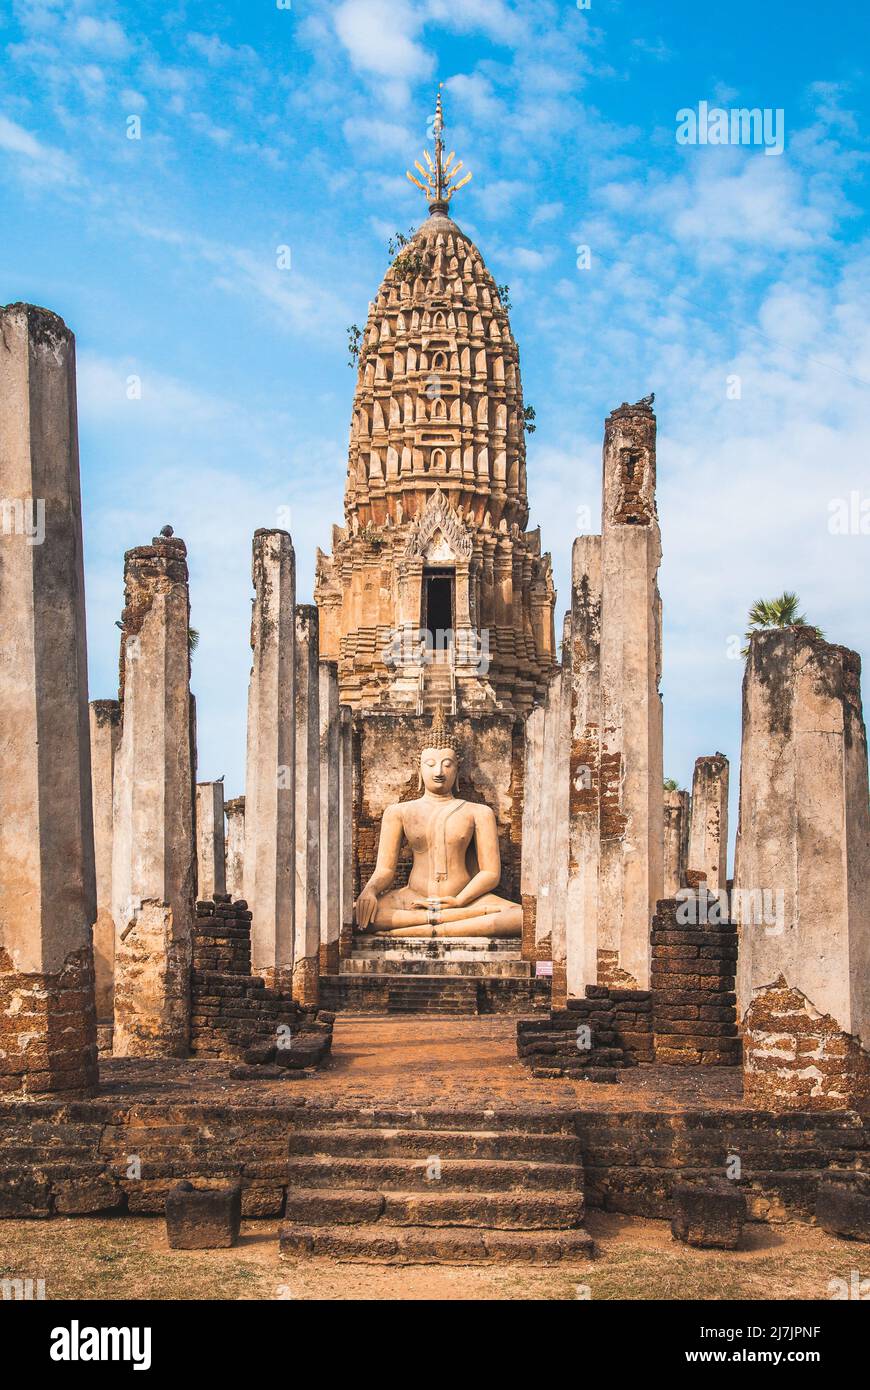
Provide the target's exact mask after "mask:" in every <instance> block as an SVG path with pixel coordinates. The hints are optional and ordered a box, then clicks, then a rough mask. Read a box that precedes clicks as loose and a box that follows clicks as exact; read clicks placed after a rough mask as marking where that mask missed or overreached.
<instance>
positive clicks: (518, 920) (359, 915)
mask: <svg viewBox="0 0 870 1390" xmlns="http://www.w3.org/2000/svg"><path fill="white" fill-rule="evenodd" d="M460 757H461V750H460V747H459V745H458V743H457V741H456V739H455V738H453V737H452V736H451V735H450V734H449V732H448V730H447V727H446V723H445V720H444V717H443V714H442V712H441V711H440V710H439V711H438V712H437V714H436V716H435V720H434V723H433V727H432V730H431V732H430V735H429V738H428V742H427V744H426V746H425V747H423V748H422V749H421V750H420V788H421V790H422V795H421V796H419V797H418V798H417V799H416V800H415V801H399V802H394V803H393V805H392V806H388V807H387V809H386V810H385V811H384V815H383V819H382V821H381V835H380V840H379V843H378V860H377V864H376V866H375V871H374V873H373V874H372V876H371V878H370V879H369V881H368V883H367V884H366V885H365V887H364V888H363V890H362V892H361V893H360V895H359V898H358V899H357V902H356V920H357V927H358V929H359V930H360V931H370V932H377V933H378V934H379V935H384V936H396V937H402V936H425V937H431V936H436V937H437V936H500V937H503V936H520V935H521V933H522V925H523V910H522V908H521V907H520V905H519V904H518V903H512V902H510V901H509V900H508V899H507V898H502V897H499V895H498V894H497V893H495V892H493V889H494V888H496V887H497V886H498V883H499V880H500V878H501V856H500V855H499V849H498V832H497V829H496V822H495V814H494V812H493V811H492V810H491V809H490V807H489V806H482V805H480V804H478V803H477V802H471V801H462V800H461V799H460V798H459V797H457V795H456V790H457V786H458V778H459V765H460ZM403 840H407V841H408V843H409V844H410V846H411V849H412V851H413V854H414V863H413V866H412V868H411V875H410V878H409V880H408V885H407V887H406V888H392V887H391V884H392V883H393V881H394V879H395V877H396V869H397V866H398V862H399V851H400V849H401V847H402V842H403Z"/></svg>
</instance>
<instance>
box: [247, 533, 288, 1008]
mask: <svg viewBox="0 0 870 1390" xmlns="http://www.w3.org/2000/svg"><path fill="white" fill-rule="evenodd" d="M252 574H253V582H254V595H255V597H254V611H253V614H252V616H251V648H252V650H253V665H252V668H251V683H250V686H249V690H248V753H247V771H246V777H245V892H244V896H245V899H246V901H247V903H248V906H249V908H250V909H251V910H252V912H253V914H254V917H253V927H252V932H251V960H252V966H253V969H254V971H255V972H257V973H258V974H262V975H265V976H266V977H267V978H268V979H269V980H270V982H273V983H276V984H278V985H284V986H289V984H290V982H291V980H292V977H293V949H294V925H293V924H294V920H295V919H294V901H293V893H294V873H295V868H294V865H295V857H294V856H295V823H296V809H295V805H296V803H295V786H296V783H295V777H296V726H295V713H294V704H295V690H296V662H295V652H296V557H295V555H294V553H293V542H292V541H291V539H290V537H289V535H288V534H287V532H286V531H257V532H255V534H254V545H253V566H252Z"/></svg>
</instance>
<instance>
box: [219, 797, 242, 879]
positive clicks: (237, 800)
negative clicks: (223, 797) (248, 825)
mask: <svg viewBox="0 0 870 1390" xmlns="http://www.w3.org/2000/svg"><path fill="white" fill-rule="evenodd" d="M224 811H225V813H226V818H227V826H226V838H225V842H224V845H225V854H226V869H225V874H226V882H227V892H228V893H229V895H230V898H231V899H234V898H243V897H244V896H245V798H244V797H243V796H234V797H233V798H232V799H231V800H230V801H225V802H224Z"/></svg>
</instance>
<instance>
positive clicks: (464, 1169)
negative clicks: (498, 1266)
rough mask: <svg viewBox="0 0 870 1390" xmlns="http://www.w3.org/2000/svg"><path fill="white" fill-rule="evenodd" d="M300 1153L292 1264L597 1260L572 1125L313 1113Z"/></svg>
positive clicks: (290, 1235) (283, 1238) (483, 1115)
mask: <svg viewBox="0 0 870 1390" xmlns="http://www.w3.org/2000/svg"><path fill="white" fill-rule="evenodd" d="M289 1150H290V1152H289V1158H288V1165H289V1168H288V1172H289V1181H288V1189H287V1203H286V1208H285V1220H284V1222H283V1224H282V1226H281V1233H280V1251H281V1255H282V1257H283V1258H290V1259H296V1258H304V1257H307V1256H311V1255H326V1256H329V1257H330V1258H332V1259H335V1260H377V1261H387V1262H390V1263H414V1262H418V1263H433V1264H451V1263H456V1264H469V1263H481V1262H489V1261H496V1260H527V1261H532V1262H534V1263H537V1264H548V1263H553V1262H555V1261H558V1260H563V1259H577V1260H585V1259H588V1258H589V1257H590V1256H591V1254H592V1252H593V1243H592V1240H591V1238H590V1236H589V1235H588V1233H587V1232H586V1231H585V1230H584V1229H583V1226H582V1222H583V1217H584V1211H585V1200H584V1175H583V1165H582V1159H581V1154H580V1147H579V1141H578V1139H577V1136H576V1133H575V1131H574V1127H573V1124H572V1121H571V1117H570V1116H568V1115H560V1114H558V1113H553V1112H552V1111H550V1112H544V1111H540V1112H533V1113H523V1114H516V1113H513V1112H507V1111H505V1112H496V1111H483V1112H481V1111H444V1110H441V1111H435V1110H418V1111H363V1112H360V1111H344V1112H342V1111H332V1110H330V1111H326V1110H323V1111H316V1110H314V1109H311V1110H308V1111H306V1113H305V1115H304V1116H303V1118H302V1121H301V1127H300V1128H298V1129H295V1130H294V1132H293V1134H292V1135H291V1137H290V1143H289Z"/></svg>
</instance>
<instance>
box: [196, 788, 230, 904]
mask: <svg viewBox="0 0 870 1390" xmlns="http://www.w3.org/2000/svg"><path fill="white" fill-rule="evenodd" d="M196 869H197V890H196V891H197V895H198V896H199V897H200V898H213V897H214V896H215V894H216V893H226V891H227V888H226V883H227V871H226V844H225V839H224V784H223V782H198V783H197V787H196Z"/></svg>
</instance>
